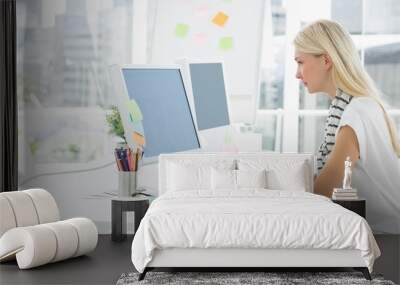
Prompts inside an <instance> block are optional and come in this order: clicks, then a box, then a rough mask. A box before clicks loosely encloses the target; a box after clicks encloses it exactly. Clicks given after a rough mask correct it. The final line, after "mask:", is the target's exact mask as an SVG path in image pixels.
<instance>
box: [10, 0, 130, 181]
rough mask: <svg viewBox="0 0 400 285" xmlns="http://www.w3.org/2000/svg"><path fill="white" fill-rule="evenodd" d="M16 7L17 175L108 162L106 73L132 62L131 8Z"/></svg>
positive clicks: (107, 4) (118, 1)
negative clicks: (18, 172) (36, 170)
mask: <svg viewBox="0 0 400 285" xmlns="http://www.w3.org/2000/svg"><path fill="white" fill-rule="evenodd" d="M16 2H17V46H18V50H17V75H18V82H17V85H18V88H17V91H18V110H19V114H18V115H19V130H18V133H19V166H20V174H21V173H22V174H24V175H25V174H27V173H25V172H29V171H32V169H36V167H35V166H38V165H40V166H41V167H40V168H41V169H43V172H47V170H51V171H50V172H53V171H54V170H57V169H54V167H55V166H54V163H57V165H58V166H59V168H58V170H60V169H65V168H68V165H69V166H71V167H70V168H71V169H77V165H78V164H87V163H92V162H93V166H96V165H98V164H101V163H104V162H105V161H108V162H109V161H112V148H113V146H114V144H115V142H113V141H112V138H111V136H110V135H109V134H108V127H107V125H106V121H105V109H106V108H108V107H109V106H110V105H112V104H114V98H115V96H114V95H115V94H114V90H113V87H112V86H111V81H110V80H109V75H108V65H110V64H115V63H127V62H129V61H130V58H131V42H132V33H131V30H132V27H131V23H132V3H133V0H35V1H32V0H17V1H16ZM96 162H97V163H96ZM27 175H28V174H27Z"/></svg>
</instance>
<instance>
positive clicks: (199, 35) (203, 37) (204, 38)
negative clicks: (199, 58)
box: [193, 33, 207, 45]
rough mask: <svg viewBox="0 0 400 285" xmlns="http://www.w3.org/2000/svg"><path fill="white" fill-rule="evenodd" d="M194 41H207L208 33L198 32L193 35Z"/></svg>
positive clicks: (199, 43) (198, 42) (200, 42)
mask: <svg viewBox="0 0 400 285" xmlns="http://www.w3.org/2000/svg"><path fill="white" fill-rule="evenodd" d="M193 41H194V42H195V43H196V44H198V45H202V44H204V43H205V42H206V41H207V35H206V34H204V33H197V34H195V35H194V36H193Z"/></svg>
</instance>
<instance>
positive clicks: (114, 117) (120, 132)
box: [106, 106, 127, 143]
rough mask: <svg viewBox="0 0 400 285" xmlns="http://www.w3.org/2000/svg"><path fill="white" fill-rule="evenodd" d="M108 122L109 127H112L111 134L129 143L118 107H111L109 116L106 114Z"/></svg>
mask: <svg viewBox="0 0 400 285" xmlns="http://www.w3.org/2000/svg"><path fill="white" fill-rule="evenodd" d="M106 120H107V123H108V126H109V127H110V131H109V133H110V134H113V135H116V136H117V137H120V138H122V139H123V140H124V142H125V143H127V141H126V138H125V132H124V127H123V126H122V120H121V115H120V113H119V111H118V108H117V107H116V106H111V112H110V113H109V114H106Z"/></svg>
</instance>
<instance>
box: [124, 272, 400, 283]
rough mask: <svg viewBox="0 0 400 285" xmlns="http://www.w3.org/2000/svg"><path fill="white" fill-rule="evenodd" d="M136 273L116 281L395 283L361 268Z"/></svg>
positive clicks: (128, 274) (125, 275)
mask: <svg viewBox="0 0 400 285" xmlns="http://www.w3.org/2000/svg"><path fill="white" fill-rule="evenodd" d="M138 276H139V273H127V274H125V273H124V274H122V275H121V277H120V278H119V279H118V281H117V285H136V284H140V285H145V284H157V285H164V284H172V285H178V284H179V285H186V284H213V285H219V284H221V285H232V284H238V285H239V284H240V285H243V284H244V285H245V284H268V285H270V284H271V285H272V284H273V285H277V284H279V285H281V284H284V285H292V284H296V285H297V284H321V285H322V284H328V285H333V284H335V285H336V284H337V285H345V284H352V285H353V284H379V285H381V284H382V285H383V284H384V285H395V283H393V282H392V281H388V280H384V279H383V277H382V276H381V275H372V278H373V279H372V281H368V280H366V279H365V278H364V276H363V275H362V273H360V272H152V271H151V272H148V273H147V274H146V277H145V279H144V280H142V281H138Z"/></svg>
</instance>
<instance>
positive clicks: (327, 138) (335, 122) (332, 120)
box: [317, 89, 353, 172]
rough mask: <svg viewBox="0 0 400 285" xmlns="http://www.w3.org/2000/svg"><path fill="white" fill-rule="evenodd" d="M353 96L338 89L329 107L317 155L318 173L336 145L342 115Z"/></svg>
mask: <svg viewBox="0 0 400 285" xmlns="http://www.w3.org/2000/svg"><path fill="white" fill-rule="evenodd" d="M352 99H353V96H351V95H348V94H346V93H344V92H343V91H342V90H340V89H338V90H337V92H336V96H335V99H333V100H332V102H331V105H330V106H329V114H328V117H327V118H326V121H325V129H324V139H323V142H322V144H321V146H320V147H319V149H318V153H317V167H318V172H320V171H321V169H322V168H323V167H324V165H325V163H326V160H327V158H328V156H329V154H330V153H331V151H332V149H333V146H334V145H335V140H336V138H335V136H336V130H337V128H338V126H339V122H340V119H341V118H342V114H343V112H344V110H345V109H346V106H347V105H348V104H349V103H350V102H351V100H352Z"/></svg>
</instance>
